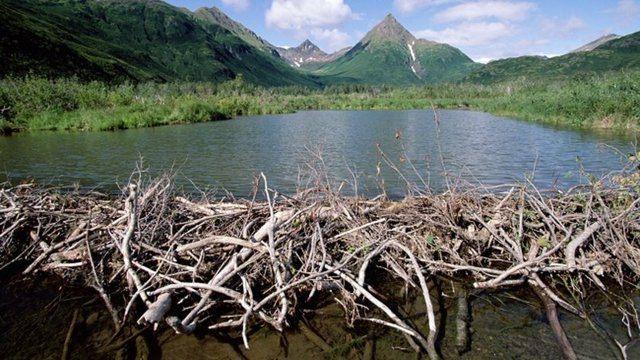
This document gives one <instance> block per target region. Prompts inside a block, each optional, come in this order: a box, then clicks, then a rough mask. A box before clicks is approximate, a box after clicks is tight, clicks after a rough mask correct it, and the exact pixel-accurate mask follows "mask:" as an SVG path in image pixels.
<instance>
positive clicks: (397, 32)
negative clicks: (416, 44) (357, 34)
mask: <svg viewBox="0 0 640 360" xmlns="http://www.w3.org/2000/svg"><path fill="white" fill-rule="evenodd" d="M372 40H379V41H401V42H405V43H406V42H409V41H414V40H416V38H415V37H414V36H413V35H412V34H411V33H410V32H409V30H407V29H406V28H405V27H404V26H402V24H400V22H398V20H397V19H396V18H395V17H394V16H393V15H392V14H388V15H387V16H385V18H384V20H382V22H381V23H379V24H378V25H376V27H374V28H373V29H372V30H371V31H370V32H369V33H368V34H367V35H366V36H365V37H364V39H363V41H364V42H369V41H372Z"/></svg>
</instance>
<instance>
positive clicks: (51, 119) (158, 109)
mask: <svg viewBox="0 0 640 360" xmlns="http://www.w3.org/2000/svg"><path fill="white" fill-rule="evenodd" d="M432 107H436V108H472V109H477V110H482V111H488V112H491V113H495V114H498V115H507V116H512V117H517V118H521V119H524V120H529V121H538V122H544V123H550V124H558V125H569V126H573V127H581V128H593V127H599V128H601V127H610V128H615V129H618V130H625V129H640V72H635V73H619V74H607V75H603V76H598V77H590V78H583V77H580V78H577V79H573V80H565V81H561V82H513V83H508V84H498V85H491V86H485V85H474V84H441V85H434V86H415V87H408V88H406V87H405V88H396V87H391V86H370V85H357V84H347V85H332V86H328V87H326V88H324V89H310V88H307V87H301V86H291V87H282V88H263V87H259V86H256V85H254V84H249V83H247V82H246V81H245V80H244V79H243V78H241V77H240V78H237V79H235V80H232V81H229V82H225V83H222V84H215V83H164V84H158V83H141V84H121V85H109V84H106V83H101V82H97V81H94V82H89V83H83V82H81V81H79V80H77V79H58V80H48V79H44V78H37V77H32V76H27V77H25V78H7V79H4V80H0V109H8V111H6V112H3V114H2V117H1V118H0V120H1V121H0V128H1V129H2V131H3V132H4V133H7V132H11V131H15V130H23V131H25V130H26V131H35V130H77V131H89V130H117V129H125V128H138V127H146V126H159V125H166V124H176V123H188V122H202V121H212V120H220V119H228V118H231V117H234V116H241V115H261V114H281V113H291V112H295V111H299V110H383V109H384V110H403V109H430V108H432Z"/></svg>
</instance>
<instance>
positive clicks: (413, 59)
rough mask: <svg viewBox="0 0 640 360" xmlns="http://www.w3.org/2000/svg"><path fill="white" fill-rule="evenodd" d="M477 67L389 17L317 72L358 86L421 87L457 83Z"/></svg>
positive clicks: (454, 49) (456, 51) (454, 50)
mask: <svg viewBox="0 0 640 360" xmlns="http://www.w3.org/2000/svg"><path fill="white" fill-rule="evenodd" d="M477 66H478V65H477V64H475V63H474V62H473V61H472V60H471V59H470V58H469V57H467V56H466V55H465V54H464V53H462V52H461V51H460V50H458V49H456V48H454V47H452V46H449V45H446V44H439V43H435V42H431V41H426V40H420V39H416V38H415V37H414V36H413V35H412V34H411V33H410V32H409V31H407V30H406V29H405V28H404V27H403V26H402V25H401V24H400V23H399V22H398V21H397V20H396V19H395V18H394V17H393V16H392V15H387V17H386V18H385V19H384V21H382V22H381V23H380V24H378V25H377V26H376V27H375V28H374V29H373V30H371V31H370V32H369V33H368V34H367V35H366V36H365V37H364V38H363V39H362V40H361V41H360V42H359V43H358V44H356V45H355V46H354V47H353V48H352V49H351V50H349V51H348V52H347V53H346V54H344V55H343V56H340V57H338V58H337V59H336V60H334V61H332V62H330V63H328V64H326V65H324V66H322V67H320V68H319V69H318V70H317V71H316V72H315V73H316V74H319V75H330V76H337V77H341V78H343V79H345V81H351V82H357V83H367V84H388V85H418V84H433V83H438V82H453V81H457V80H460V79H462V78H463V77H465V76H466V75H467V74H468V73H469V72H471V71H472V70H473V69H475V68H476V67H477Z"/></svg>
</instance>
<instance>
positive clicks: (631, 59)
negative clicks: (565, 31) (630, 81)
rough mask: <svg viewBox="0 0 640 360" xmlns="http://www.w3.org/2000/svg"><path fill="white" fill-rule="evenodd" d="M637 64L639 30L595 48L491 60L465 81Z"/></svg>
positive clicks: (561, 75)
mask: <svg viewBox="0 0 640 360" xmlns="http://www.w3.org/2000/svg"><path fill="white" fill-rule="evenodd" d="M639 68H640V32H637V33H634V34H631V35H628V36H624V37H621V38H618V39H615V40H610V41H608V42H606V43H604V44H603V45H601V46H598V47H597V48H595V49H593V50H591V51H586V52H577V53H569V54H566V55H563V56H558V57H554V58H546V57H536V56H524V57H518V58H511V59H504V60H497V61H493V62H490V63H489V64H487V65H485V66H483V67H482V68H480V69H478V70H476V71H474V72H473V73H471V74H469V75H468V76H467V77H466V79H465V80H466V81H469V82H474V83H481V84H490V83H497V82H505V81H514V80H518V79H527V80H540V79H541V80H544V79H562V78H567V77H572V76H579V75H591V74H600V73H603V72H609V71H620V70H628V69H639Z"/></svg>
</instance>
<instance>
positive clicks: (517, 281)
mask: <svg viewBox="0 0 640 360" xmlns="http://www.w3.org/2000/svg"><path fill="white" fill-rule="evenodd" d="M631 175H632V176H637V175H636V174H635V173H634V174H631ZM625 179H628V178H627V177H625ZM261 180H262V184H263V185H264V188H261V189H260V190H258V189H257V188H256V194H262V195H263V196H264V198H266V201H249V200H234V201H233V202H228V201H224V199H217V200H215V199H210V198H206V197H201V198H193V197H188V196H184V195H183V194H176V193H174V190H173V185H172V181H171V179H170V178H169V177H161V178H159V179H157V180H154V181H146V182H145V181H144V180H141V179H139V178H138V179H135V180H132V182H131V184H130V185H129V186H128V187H127V188H126V189H125V190H124V191H123V195H122V196H120V197H118V196H114V197H111V196H104V195H100V194H93V193H89V194H82V193H77V192H71V193H58V192H55V191H53V190H50V189H45V188H40V187H37V186H34V185H31V184H26V185H20V186H17V187H6V188H4V189H3V190H1V191H0V235H1V236H0V267H2V268H4V267H5V266H6V265H8V264H13V265H15V264H17V263H21V264H23V268H21V269H24V270H22V271H23V272H24V275H25V276H30V275H31V274H33V273H35V272H48V273H55V274H58V275H60V276H62V277H64V278H67V279H69V281H78V280H82V281H83V283H84V284H87V286H88V287H90V288H93V289H95V290H96V291H97V292H98V294H99V295H100V298H101V299H102V301H104V303H105V306H106V307H107V309H108V310H109V312H110V314H111V316H112V318H113V319H114V323H116V333H117V332H118V330H119V329H121V328H122V327H123V326H132V324H135V319H138V322H139V323H141V324H144V325H145V326H146V325H151V324H153V325H154V327H156V328H157V326H158V325H159V324H160V323H162V322H166V323H168V324H169V325H170V326H171V327H172V328H173V329H175V331H176V332H179V333H190V332H193V331H194V330H195V329H196V328H201V329H207V328H208V329H210V331H221V330H225V331H229V330H236V331H237V332H238V333H239V334H241V335H242V338H243V342H244V344H245V346H246V347H249V346H250V339H249V336H248V330H247V329H248V328H249V327H250V326H254V325H256V324H258V323H261V324H264V325H266V326H270V327H272V328H273V329H276V330H278V331H282V330H284V329H285V328H288V327H289V326H291V325H290V324H291V323H293V322H291V321H290V320H291V319H292V317H293V316H295V314H296V313H297V312H296V310H297V308H298V307H299V306H301V304H303V303H304V302H305V301H304V300H305V299H311V298H313V297H316V296H323V293H330V294H331V298H335V299H336V301H339V302H340V304H341V305H342V306H343V308H344V309H345V311H346V313H347V315H348V316H347V318H348V319H352V321H361V322H370V323H375V324H377V325H383V326H386V327H389V328H390V329H393V330H397V331H399V332H400V333H401V334H403V335H404V336H405V337H406V338H407V341H408V343H409V344H410V346H411V347H412V348H413V349H415V350H416V351H419V352H425V353H426V354H428V356H429V357H430V358H431V359H436V358H440V356H441V354H440V351H439V349H438V348H437V346H438V345H437V341H436V338H437V336H438V324H437V321H438V319H437V313H436V310H435V309H434V306H433V304H432V302H433V301H434V300H435V296H436V294H432V293H431V292H433V290H430V287H429V286H430V284H431V282H432V281H433V280H434V279H436V277H444V278H447V279H451V280H452V281H453V282H455V283H457V284H459V285H457V286H456V288H457V289H456V290H454V289H452V293H453V294H457V298H456V301H457V309H458V310H457V336H458V342H457V348H458V350H459V351H460V352H464V351H466V350H467V349H468V348H469V341H470V339H469V325H470V324H469V323H470V322H471V321H472V319H471V318H470V317H469V310H468V309H469V306H470V304H469V292H470V291H469V290H466V289H474V288H475V290H473V291H474V293H477V292H478V291H502V290H510V289H513V288H518V289H530V291H531V292H532V294H536V295H537V296H538V297H539V299H540V300H541V304H542V305H543V309H544V311H545V313H546V314H547V316H548V318H549V322H550V324H551V327H552V330H553V333H554V334H555V336H556V338H557V339H558V343H559V344H560V347H561V350H562V353H563V354H564V356H565V358H567V359H573V358H575V356H576V355H575V351H574V350H573V348H572V346H571V343H570V341H569V337H567V334H566V333H565V332H564V330H563V329H562V325H561V323H560V321H559V320H558V311H559V310H564V311H567V312H569V313H572V314H574V315H575V316H578V317H581V318H584V319H590V318H593V316H592V315H593V311H594V310H593V309H592V305H593V304H591V303H590V299H591V298H592V297H593V296H592V295H593V294H602V295H603V297H604V298H605V299H608V301H609V305H611V306H612V307H613V308H615V309H618V310H619V311H620V315H621V317H622V318H623V320H624V321H623V325H624V326H625V327H626V330H627V333H628V334H629V339H614V340H612V341H613V342H615V343H616V344H619V346H618V347H619V349H620V350H619V351H620V354H621V357H624V356H626V351H627V349H628V347H629V346H631V345H632V344H633V343H634V342H635V339H636V336H637V335H638V334H639V333H640V328H639V326H636V325H634V324H639V323H640V322H638V315H637V312H636V311H635V309H636V307H635V306H636V305H635V303H634V300H636V299H637V290H636V289H635V287H634V286H631V285H630V284H637V283H638V280H640V225H638V224H640V200H639V196H638V184H637V182H636V183H633V182H632V183H629V182H624V181H621V182H616V181H613V180H614V179H612V178H608V179H603V180H601V181H594V182H592V183H590V184H587V185H585V186H582V187H578V188H575V189H571V190H569V191H565V192H560V191H549V192H545V193H542V192H541V191H539V190H538V189H536V188H535V187H533V186H532V185H531V184H523V185H520V186H509V187H506V188H504V189H500V188H494V189H492V191H486V189H482V188H476V189H473V188H465V189H459V190H457V191H456V190H453V189H450V190H449V191H447V192H446V193H444V194H440V195H433V194H426V193H425V194H419V195H415V196H409V197H407V198H406V199H404V200H402V201H396V202H390V201H387V200H385V199H384V198H378V199H375V200H366V199H362V198H354V197H344V196H341V195H340V194H339V193H337V192H335V191H331V190H329V188H328V187H327V186H323V185H320V186H319V187H318V188H312V189H308V190H305V191H302V192H300V193H299V194H298V195H296V196H292V197H287V196H280V195H278V194H277V193H275V192H274V191H272V190H271V189H269V187H268V185H267V182H266V178H264V177H263V178H262V179H261ZM501 190H504V191H501ZM372 274H376V276H371V275H372ZM381 276H391V277H393V278H396V279H397V282H398V284H406V286H407V287H409V288H411V289H413V290H414V291H415V293H416V294H419V296H420V301H424V304H425V305H426V306H425V307H426V310H427V311H426V317H425V318H424V319H423V320H424V323H425V324H426V326H425V327H424V328H420V327H419V326H416V325H415V324H414V323H413V322H412V321H409V320H408V319H407V318H405V316H404V315H403V313H402V312H401V310H400V309H396V308H394V307H393V306H391V305H390V304H388V303H386V301H385V297H384V296H381V293H380V291H381V290H380V289H379V288H376V285H377V283H376V279H379V278H380V277H381ZM116 292H117V293H118V296H117V297H116V296H115V295H114V293H116ZM123 295H126V296H124V299H125V301H124V302H123ZM363 303H364V304H366V305H367V307H363V306H360V304H363ZM134 314H135V315H136V316H134ZM132 319H133V320H132ZM301 326H303V327H304V326H305V325H304V324H301ZM592 326H597V325H593V323H592ZM599 330H600V331H601V332H602V331H605V330H603V329H599ZM308 336H311V337H312V338H314V339H315V342H317V343H318V344H319V345H318V346H320V347H321V348H323V349H324V350H327V345H326V344H324V343H322V342H321V341H320V339H322V337H320V336H317V338H316V337H315V336H316V335H315V334H311V333H309V334H308ZM372 341H373V340H372Z"/></svg>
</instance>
